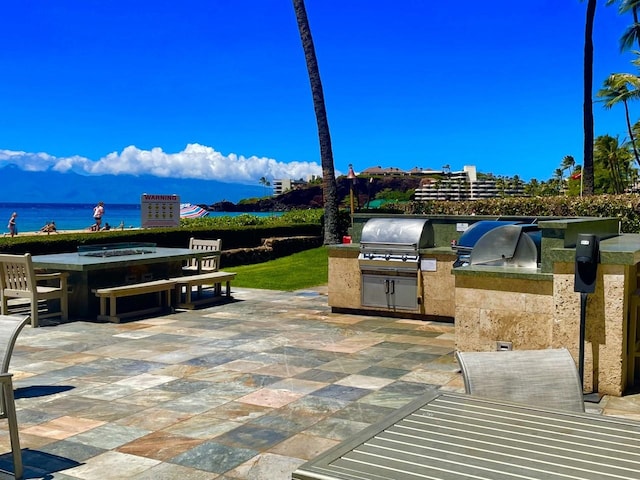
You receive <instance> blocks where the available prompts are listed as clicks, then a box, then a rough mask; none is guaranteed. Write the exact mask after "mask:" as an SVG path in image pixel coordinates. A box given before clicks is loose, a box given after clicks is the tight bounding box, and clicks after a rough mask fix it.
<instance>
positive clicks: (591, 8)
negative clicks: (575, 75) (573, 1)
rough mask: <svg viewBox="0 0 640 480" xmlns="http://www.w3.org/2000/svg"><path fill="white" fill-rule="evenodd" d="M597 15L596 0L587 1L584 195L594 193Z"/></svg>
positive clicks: (583, 120)
mask: <svg viewBox="0 0 640 480" xmlns="http://www.w3.org/2000/svg"><path fill="white" fill-rule="evenodd" d="M595 15H596V0H588V1H587V16H586V21H585V28H584V66H583V70H584V71H583V74H584V91H583V95H584V97H583V103H582V111H583V116H582V123H583V129H584V144H583V147H584V160H583V169H582V170H583V171H582V174H583V177H582V182H583V184H582V190H583V194H584V195H593V100H592V98H591V92H592V89H593V20H594V17H595Z"/></svg>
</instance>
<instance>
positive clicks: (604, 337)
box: [328, 214, 640, 395]
mask: <svg viewBox="0 0 640 480" xmlns="http://www.w3.org/2000/svg"><path fill="white" fill-rule="evenodd" d="M349 233H350V236H351V239H352V243H349V244H342V245H333V246H330V247H329V292H328V294H329V305H330V307H331V308H332V310H333V311H335V312H342V313H352V314H358V313H362V314H367V315H372V314H374V315H375V314H377V315H381V316H389V317H401V318H407V319H408V320H417V321H429V322H455V325H456V329H455V331H456V333H455V335H456V338H455V340H456V348H457V349H459V350H462V351H489V350H497V349H520V350H521V349H546V348H561V347H566V348H567V349H569V351H570V352H571V353H572V355H573V356H574V359H575V360H576V362H578V359H579V358H583V362H584V367H583V368H584V388H585V392H599V393H601V394H608V395H622V394H623V393H625V392H626V391H629V390H631V389H633V388H636V387H638V386H640V328H638V323H639V318H640V288H639V287H640V284H639V282H638V274H639V270H640V268H639V265H640V235H639V234H621V233H620V224H619V220H618V219H617V218H600V217H598V218H596V217H579V218H578V217H576V218H573V217H572V218H564V217H563V218H559V217H553V218H550V217H547V218H526V217H489V216H474V215H469V216H427V215H376V214H355V215H354V218H353V227H352V228H351V231H350V232H349ZM584 234H588V235H593V236H594V237H595V238H597V240H598V248H599V252H598V262H597V265H596V264H594V265H595V267H594V270H593V271H594V272H595V273H594V275H595V279H596V280H597V281H596V280H594V282H593V293H589V295H588V300H585V295H583V294H581V293H580V292H579V291H578V290H574V286H575V282H576V269H577V268H578V262H577V261H576V244H577V240H578V237H579V236H580V235H584ZM581 301H582V302H584V305H583V306H584V309H583V313H582V314H581ZM581 318H582V320H583V321H584V325H583V328H584V342H581V341H580V329H581ZM580 344H582V347H583V349H582V351H581V349H580Z"/></svg>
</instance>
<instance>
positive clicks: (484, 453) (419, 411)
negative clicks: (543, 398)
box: [292, 391, 640, 480]
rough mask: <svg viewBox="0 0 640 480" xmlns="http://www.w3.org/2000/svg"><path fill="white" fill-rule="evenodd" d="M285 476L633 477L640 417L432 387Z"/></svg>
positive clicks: (332, 479) (638, 464)
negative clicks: (577, 410)
mask: <svg viewBox="0 0 640 480" xmlns="http://www.w3.org/2000/svg"><path fill="white" fill-rule="evenodd" d="M292 478H293V479H294V480H372V479H376V480H418V479H420V480H424V479H431V480H435V479H442V480H465V479H480V478H487V479H496V480H501V479H514V478H526V479H569V478H571V479H580V480H605V479H614V478H615V479H636V480H637V479H638V478H640V422H636V421H632V420H626V419H620V418H614V417H609V416H602V415H596V414H589V413H571V412H562V411H559V410H544V409H540V408H534V407H528V406H525V405H520V404H514V403H503V402H499V401H495V400H486V399H480V398H477V397H472V396H469V395H465V394H455V393H442V392H435V391H434V392H432V393H430V394H427V395H425V396H423V397H421V398H419V399H417V400H416V401H414V402H412V403H410V404H408V405H407V406H406V407H404V408H401V409H399V410H397V411H396V412H395V413H394V414H392V415H391V416H389V417H388V418H386V419H385V420H383V421H382V422H380V423H378V424H376V425H372V426H371V427H369V428H367V429H365V430H363V431H362V432H361V433H360V434H359V435H357V436H355V437H354V438H352V439H349V440H347V441H345V442H343V443H341V444H339V445H337V446H335V447H334V448H332V449H331V450H328V451H327V452H325V453H324V454H322V455H320V456H319V457H318V458H316V459H314V460H311V461H310V462H307V463H306V464H304V465H302V466H301V467H300V468H299V469H298V470H296V471H295V472H294V473H293V475H292Z"/></svg>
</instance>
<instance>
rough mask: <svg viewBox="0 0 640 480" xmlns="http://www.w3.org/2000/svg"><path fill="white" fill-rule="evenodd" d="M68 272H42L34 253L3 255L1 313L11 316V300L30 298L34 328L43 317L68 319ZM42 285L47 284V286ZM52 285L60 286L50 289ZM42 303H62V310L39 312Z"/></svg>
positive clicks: (1, 262) (0, 258)
mask: <svg viewBox="0 0 640 480" xmlns="http://www.w3.org/2000/svg"><path fill="white" fill-rule="evenodd" d="M67 275H68V274H67V273H38V274H36V273H35V271H34V269H33V262H32V259H31V254H29V253H25V254H24V255H8V254H1V255H0V314H2V315H7V314H8V313H9V302H8V301H9V299H10V298H26V299H29V301H30V303H31V325H32V326H33V327H37V326H38V322H39V319H40V318H49V317H61V318H62V320H63V321H66V320H67V319H68V311H69V309H68V293H67ZM41 282H47V284H46V285H43V284H41ZM50 283H55V284H57V285H55V286H50ZM40 300H59V301H60V311H58V312H54V311H47V313H42V314H40V313H39V312H38V302H39V301H40Z"/></svg>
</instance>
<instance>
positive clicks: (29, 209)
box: [0, 202, 272, 234]
mask: <svg viewBox="0 0 640 480" xmlns="http://www.w3.org/2000/svg"><path fill="white" fill-rule="evenodd" d="M94 206H95V205H94V204H90V203H1V202H0V222H4V223H0V232H2V233H5V232H8V231H9V229H8V228H7V224H8V223H9V217H10V216H11V213H12V212H17V213H18V221H17V226H18V234H20V232H37V231H39V230H40V229H41V228H42V227H43V226H44V225H45V224H47V223H48V222H50V221H52V220H53V221H54V222H56V227H58V230H84V229H88V228H89V227H90V226H91V225H92V224H93V207H94ZM227 215H228V216H237V215H241V213H236V212H210V213H209V216H227ZM252 215H258V216H264V215H272V213H268V212H267V213H263V212H259V213H252ZM107 222H108V223H109V224H110V225H111V226H113V227H117V226H118V225H119V224H120V222H123V223H124V225H125V227H126V228H138V227H140V225H141V224H142V222H141V216H140V204H105V209H104V217H103V218H102V224H103V225H104V224H105V223H107Z"/></svg>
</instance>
